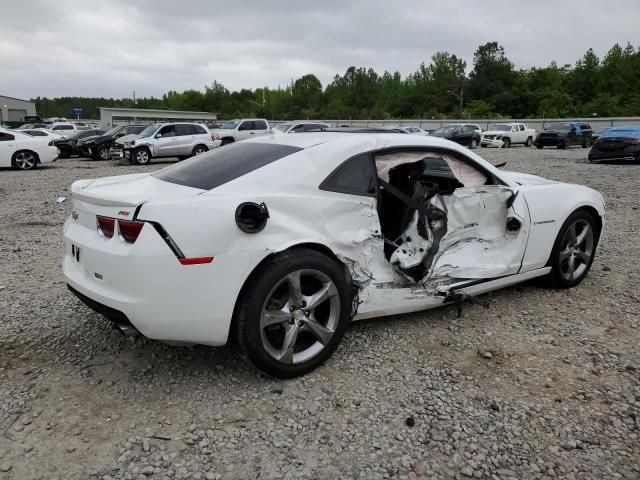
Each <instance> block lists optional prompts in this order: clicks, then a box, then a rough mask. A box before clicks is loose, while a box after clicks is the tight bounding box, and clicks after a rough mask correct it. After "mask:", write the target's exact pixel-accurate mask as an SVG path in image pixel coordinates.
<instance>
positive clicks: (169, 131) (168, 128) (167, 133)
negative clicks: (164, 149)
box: [158, 125, 176, 138]
mask: <svg viewBox="0 0 640 480" xmlns="http://www.w3.org/2000/svg"><path fill="white" fill-rule="evenodd" d="M158 133H159V134H160V136H161V137H162V138H168V137H175V136H176V126H175V125H165V126H164V127H162V128H161V129H160V131H159V132H158Z"/></svg>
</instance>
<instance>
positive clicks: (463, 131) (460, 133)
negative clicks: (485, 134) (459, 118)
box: [429, 125, 480, 148]
mask: <svg viewBox="0 0 640 480" xmlns="http://www.w3.org/2000/svg"><path fill="white" fill-rule="evenodd" d="M429 135H431V136H432V137H440V138H446V139H447V140H451V141H452V142H456V143H459V144H460V145H464V146H465V147H469V148H476V147H477V146H478V145H480V134H479V133H478V132H477V130H476V129H475V128H473V126H471V125H454V126H449V127H442V128H439V129H437V130H434V131H433V132H431V133H430V134H429Z"/></svg>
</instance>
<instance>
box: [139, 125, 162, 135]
mask: <svg viewBox="0 0 640 480" xmlns="http://www.w3.org/2000/svg"><path fill="white" fill-rule="evenodd" d="M159 126H160V125H159V124H156V125H149V126H148V127H146V128H145V129H144V130H142V131H141V132H140V133H139V134H138V137H140V138H147V137H150V136H151V135H153V132H155V131H156V130H157V129H158V127H159Z"/></svg>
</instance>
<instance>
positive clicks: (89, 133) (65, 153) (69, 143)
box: [53, 130, 105, 158]
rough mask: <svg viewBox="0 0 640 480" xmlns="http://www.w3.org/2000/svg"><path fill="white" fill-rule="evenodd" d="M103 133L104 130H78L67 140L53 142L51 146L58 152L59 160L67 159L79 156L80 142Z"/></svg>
mask: <svg viewBox="0 0 640 480" xmlns="http://www.w3.org/2000/svg"><path fill="white" fill-rule="evenodd" d="M104 133H105V131H104V130H80V131H77V132H76V133H74V134H73V135H71V136H70V137H69V138H61V139H59V140H54V141H53V144H54V145H55V146H56V147H58V150H60V158H69V157H71V156H72V155H80V153H81V152H80V150H78V142H79V141H80V140H90V139H91V137H99V136H101V135H104Z"/></svg>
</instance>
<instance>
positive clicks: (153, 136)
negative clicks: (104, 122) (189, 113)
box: [123, 123, 214, 165]
mask: <svg viewBox="0 0 640 480" xmlns="http://www.w3.org/2000/svg"><path fill="white" fill-rule="evenodd" d="M213 147H214V143H213V141H212V139H211V133H209V130H208V129H207V127H205V126H204V125H201V124H199V123H161V124H154V125H149V126H148V127H147V128H145V129H144V130H143V131H142V132H140V134H139V135H138V136H137V137H136V138H135V139H133V140H132V141H131V142H127V143H125V144H124V145H123V149H124V156H125V157H126V158H129V159H130V160H131V161H132V162H134V163H137V164H138V165H145V164H147V163H149V162H150V161H151V159H152V158H160V157H178V158H179V159H184V158H189V157H191V156H193V155H199V154H201V153H204V152H206V151H208V150H211V149H212V148H213Z"/></svg>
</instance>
